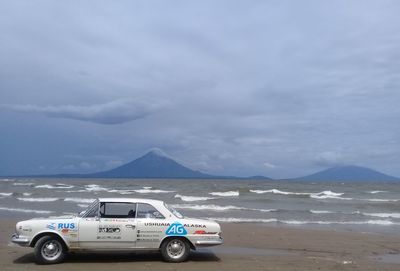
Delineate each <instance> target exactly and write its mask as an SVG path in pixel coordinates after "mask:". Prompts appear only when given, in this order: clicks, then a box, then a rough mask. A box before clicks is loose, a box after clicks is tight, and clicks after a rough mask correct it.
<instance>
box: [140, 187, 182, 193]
mask: <svg viewBox="0 0 400 271" xmlns="http://www.w3.org/2000/svg"><path fill="white" fill-rule="evenodd" d="M132 191H134V192H136V193H140V194H148V193H155V194H160V193H174V192H175V191H169V190H161V189H152V187H150V186H145V187H143V188H142V189H137V190H132Z"/></svg>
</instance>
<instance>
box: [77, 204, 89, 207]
mask: <svg viewBox="0 0 400 271" xmlns="http://www.w3.org/2000/svg"><path fill="white" fill-rule="evenodd" d="M77 205H78V206H79V207H80V208H87V207H89V205H88V204H77Z"/></svg>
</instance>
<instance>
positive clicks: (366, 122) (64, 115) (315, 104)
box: [0, 1, 400, 177]
mask: <svg viewBox="0 0 400 271" xmlns="http://www.w3.org/2000/svg"><path fill="white" fill-rule="evenodd" d="M399 9H400V3H399V2H398V1H330V2H329V3H328V2H326V1H324V2H322V1H251V2H249V1H201V2H188V1H172V2H171V1H168V2H165V1H146V2H132V1H117V2H115V1H114V2H109V1H95V2H94V1H93V2H84V3H83V2H81V1H79V2H78V1H76V2H75V1H57V2H54V1H35V2H32V1H3V2H2V3H1V4H0V31H1V33H2V35H1V37H0V39H1V42H0V59H1V62H2V65H0V104H3V105H8V106H7V107H8V109H5V108H3V109H2V110H1V112H0V113H1V114H0V125H1V127H0V128H1V131H2V140H1V141H0V147H1V149H2V154H1V155H2V156H1V157H0V172H16V173H18V172H20V166H18V165H20V164H23V165H24V169H25V170H26V171H30V172H34V171H39V172H41V173H42V172H43V171H46V172H58V171H63V172H68V169H70V171H72V169H76V170H78V171H79V170H81V171H85V170H86V171H90V169H93V170H94V169H96V170H101V169H104V168H109V166H110V165H113V164H120V163H121V161H122V162H127V161H129V160H131V159H133V158H135V157H137V156H139V155H141V154H142V153H143V152H145V151H146V150H148V149H150V148H152V147H154V146H158V147H160V148H162V149H163V150H165V151H166V152H167V153H168V154H170V155H171V156H173V157H175V158H176V159H178V160H179V161H182V162H185V163H186V165H188V166H191V167H193V168H196V169H200V170H203V171H207V172H211V173H215V174H238V175H251V174H264V175H270V176H273V177H290V176H296V175H301V174H306V173H310V172H312V171H315V170H319V169H322V168H324V167H327V166H331V165H338V164H349V163H351V164H359V165H364V166H370V167H374V168H376V169H380V170H382V171H385V172H387V173H390V174H393V175H399V176H400V171H399V169H398V167H397V164H398V161H399V158H400V141H399V140H398V134H399V133H400V126H399V125H398V123H399V121H398V120H399V117H400V107H399V106H398V101H399V100H400V92H399V87H400V50H399V44H400V30H399V28H398V25H400V17H399V16H398V10H399ZM3 107H4V106H3ZM10 109H12V110H10ZM43 115H44V116H45V117H43ZM69 119H75V120H81V121H70V120H69ZM98 123H101V124H114V125H98ZM38 127H40V128H38ZM26 134H28V135H30V137H29V140H27V139H26V137H24V136H22V135H26ZM60 142H62V143H60ZM28 150H29V151H28Z"/></svg>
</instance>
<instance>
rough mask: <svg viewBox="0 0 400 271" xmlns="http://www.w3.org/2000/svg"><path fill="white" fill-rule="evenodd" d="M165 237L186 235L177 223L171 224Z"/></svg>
mask: <svg viewBox="0 0 400 271" xmlns="http://www.w3.org/2000/svg"><path fill="white" fill-rule="evenodd" d="M165 234H166V235H173V236H184V235H186V234H187V231H186V229H185V228H184V227H183V225H182V224H181V223H179V222H175V223H172V224H171V226H169V228H168V229H167V231H166V232H165Z"/></svg>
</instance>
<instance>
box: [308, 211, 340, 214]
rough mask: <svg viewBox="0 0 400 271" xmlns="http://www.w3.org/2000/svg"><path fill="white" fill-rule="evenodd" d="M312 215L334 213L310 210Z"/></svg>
mask: <svg viewBox="0 0 400 271" xmlns="http://www.w3.org/2000/svg"><path fill="white" fill-rule="evenodd" d="M310 213H312V214H334V213H335V212H332V211H325V210H310Z"/></svg>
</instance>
